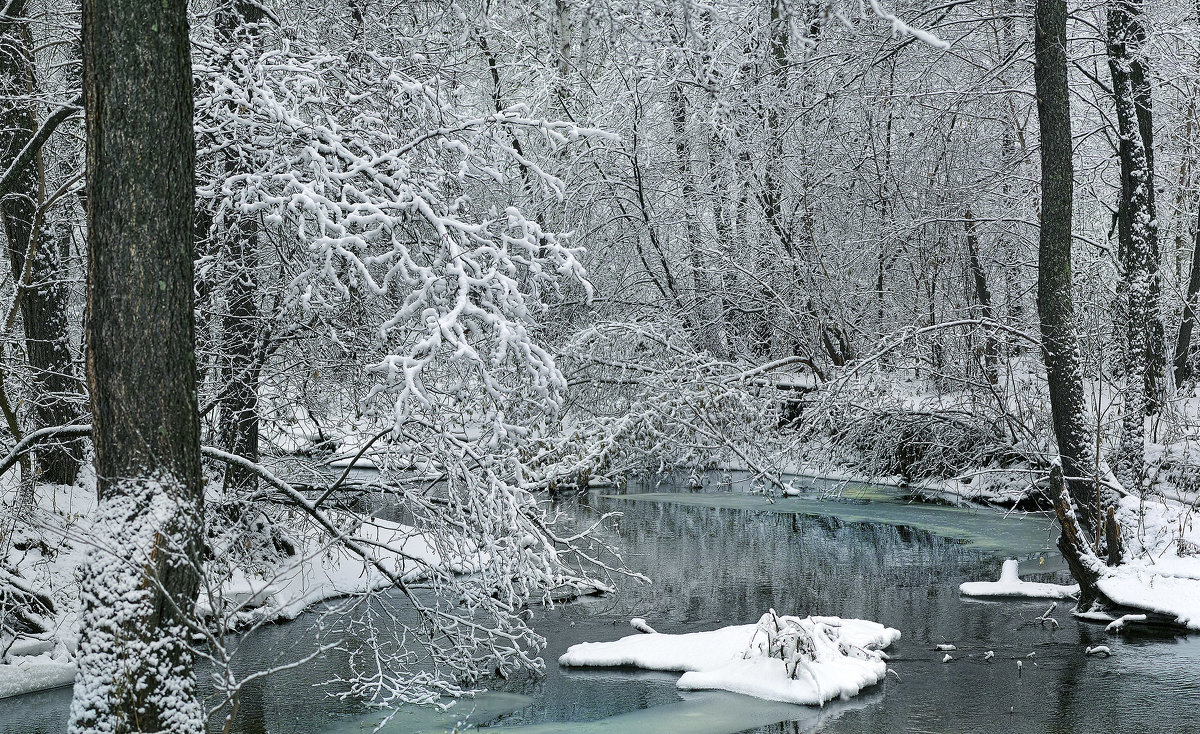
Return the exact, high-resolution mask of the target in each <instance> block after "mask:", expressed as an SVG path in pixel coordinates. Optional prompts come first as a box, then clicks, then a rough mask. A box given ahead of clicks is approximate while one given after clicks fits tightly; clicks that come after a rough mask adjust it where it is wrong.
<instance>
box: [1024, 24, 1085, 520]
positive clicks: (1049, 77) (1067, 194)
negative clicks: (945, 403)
mask: <svg viewBox="0 0 1200 734" xmlns="http://www.w3.org/2000/svg"><path fill="white" fill-rule="evenodd" d="M1034 24H1035V29H1034V53H1035V56H1036V65H1035V67H1034V83H1035V85H1036V88H1037V107H1038V127H1039V129H1040V131H1041V142H1042V144H1041V163H1042V221H1041V232H1040V236H1039V242H1038V296H1037V303H1038V315H1039V317H1040V318H1041V330H1042V355H1043V358H1044V359H1045V362H1046V378H1047V382H1048V383H1049V389H1050V411H1051V414H1052V418H1053V423H1054V436H1055V439H1056V440H1057V442H1058V453H1059V455H1060V456H1061V457H1062V466H1063V471H1064V472H1065V474H1066V477H1067V486H1068V488H1069V490H1070V495H1071V499H1072V500H1073V501H1074V502H1075V504H1076V505H1077V506H1078V507H1080V508H1085V511H1084V516H1085V521H1086V523H1087V525H1088V528H1089V529H1090V530H1092V531H1094V530H1095V528H1096V527H1097V524H1098V523H1097V517H1098V507H1097V504H1096V503H1097V496H1098V493H1097V492H1096V489H1095V483H1094V482H1093V481H1092V480H1091V479H1090V477H1092V476H1093V475H1094V473H1095V471H1096V465H1095V461H1096V457H1095V453H1094V449H1093V447H1092V438H1091V436H1090V432H1089V431H1088V423H1089V421H1088V419H1087V414H1088V410H1087V404H1086V403H1085V402H1084V395H1083V379H1082V372H1081V368H1080V364H1079V340H1078V337H1077V335H1076V333H1075V305H1074V302H1073V300H1072V297H1071V232H1072V204H1073V198H1074V175H1075V169H1074V163H1073V161H1072V159H1071V103H1070V96H1069V95H1070V90H1069V89H1068V87H1067V49H1066V44H1067V7H1066V3H1064V2H1062V0H1037V6H1036V9H1035V11H1034ZM1091 508H1096V510H1097V512H1096V513H1095V514H1093V513H1092V512H1089V511H1088V510H1089V509H1091Z"/></svg>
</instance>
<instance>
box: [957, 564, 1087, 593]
mask: <svg viewBox="0 0 1200 734" xmlns="http://www.w3.org/2000/svg"><path fill="white" fill-rule="evenodd" d="M958 591H959V593H960V594H962V595H963V596H981V597H982V596H1009V597H1021V598H1025V599H1074V598H1076V597H1077V596H1079V586H1078V585H1072V586H1063V585H1060V584H1039V583H1034V582H1032V581H1022V580H1021V577H1020V576H1018V575H1017V562H1016V561H1015V560H1013V559H1011V558H1010V559H1008V560H1007V561H1005V562H1004V567H1003V568H1002V569H1001V570H1000V580H999V581H967V582H965V583H962V584H959V587H958Z"/></svg>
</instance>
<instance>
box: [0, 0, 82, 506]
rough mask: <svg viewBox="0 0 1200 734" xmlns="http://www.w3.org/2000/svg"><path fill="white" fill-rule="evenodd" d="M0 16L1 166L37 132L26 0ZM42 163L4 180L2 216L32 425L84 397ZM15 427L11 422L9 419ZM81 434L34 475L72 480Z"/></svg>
mask: <svg viewBox="0 0 1200 734" xmlns="http://www.w3.org/2000/svg"><path fill="white" fill-rule="evenodd" d="M7 10H8V14H7V15H3V16H0V80H3V81H0V84H2V85H3V86H4V89H3V93H4V98H6V99H7V100H8V101H7V102H4V103H0V161H3V163H2V164H0V168H5V169H7V167H8V166H9V165H10V163H9V162H10V161H11V162H13V163H19V162H18V161H17V155H18V153H19V152H20V151H22V150H24V149H25V147H26V146H27V145H29V143H30V142H31V141H33V139H34V136H35V135H36V134H37V132H38V129H39V127H40V126H39V124H38V121H37V117H36V114H35V109H34V107H33V104H34V103H33V102H32V101H29V102H22V101H21V100H22V98H25V99H28V100H32V99H34V98H35V94H34V93H35V91H36V89H37V86H36V82H35V78H34V68H33V59H32V57H31V55H30V54H31V52H30V46H31V39H30V37H29V28H28V21H27V20H26V18H25V12H26V3H25V0H14V2H13V3H12V4H11V5H9V7H8V9H7ZM43 170H44V169H43V164H42V155H41V150H40V146H37V151H36V152H35V153H34V155H33V156H32V158H31V159H30V160H29V161H28V162H27V163H25V165H23V166H19V167H18V168H17V169H16V170H14V171H13V176H12V178H11V179H9V181H8V183H7V185H4V186H0V223H3V226H4V233H5V238H6V239H7V241H8V261H9V264H10V266H11V270H12V277H13V280H14V281H15V282H17V283H18V284H19V285H18V289H17V296H16V297H17V299H18V300H19V302H20V306H21V308H20V313H21V322H22V325H23V326H24V329H25V352H26V355H27V357H28V360H29V369H30V372H31V373H32V378H33V392H34V394H33V396H32V398H33V405H34V407H33V410H32V417H33V420H34V423H35V425H33V426H31V427H32V428H34V429H37V428H44V427H47V426H57V425H63V424H66V423H70V422H71V421H72V419H74V418H75V417H76V415H77V414H78V413H79V411H80V408H81V404H82V402H83V400H82V396H81V390H80V382H79V377H78V370H77V369H76V366H75V362H74V360H72V359H71V349H70V338H71V333H70V320H69V317H68V310H67V309H68V305H69V301H70V291H69V290H68V289H67V265H66V262H67V257H68V254H69V250H70V235H69V234H67V233H65V232H64V231H62V230H61V229H58V228H52V227H50V226H48V225H47V224H46V222H45V220H44V214H45V212H44V211H43V210H42V208H41V207H42V200H43V198H44V188H45V186H44V181H43ZM9 428H10V429H11V428H12V426H9ZM82 451H83V446H82V444H81V442H80V441H79V440H73V441H67V442H52V443H49V444H46V445H45V446H44V447H42V448H40V449H39V451H38V454H37V470H36V473H37V476H38V478H39V479H40V480H41V481H45V482H50V483H53V484H71V483H72V482H74V481H75V476H76V475H77V474H78V472H79V464H80V461H81V458H82Z"/></svg>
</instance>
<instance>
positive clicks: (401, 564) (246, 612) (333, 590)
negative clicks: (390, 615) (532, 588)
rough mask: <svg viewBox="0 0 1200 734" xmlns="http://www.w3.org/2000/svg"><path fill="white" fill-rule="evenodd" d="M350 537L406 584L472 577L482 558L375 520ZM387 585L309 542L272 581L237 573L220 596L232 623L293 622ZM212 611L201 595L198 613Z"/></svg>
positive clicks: (326, 546) (370, 570)
mask: <svg viewBox="0 0 1200 734" xmlns="http://www.w3.org/2000/svg"><path fill="white" fill-rule="evenodd" d="M352 537H353V538H354V539H356V540H360V541H365V545H364V547H365V548H367V549H368V550H369V551H370V553H371V554H372V555H373V556H374V557H375V558H376V559H377V560H379V562H380V564H381V565H382V566H383V567H384V568H386V569H388V570H389V571H391V572H392V573H395V574H396V575H398V576H400V577H402V578H403V579H404V581H405V582H413V581H417V580H419V579H421V578H423V577H425V576H428V575H429V574H431V573H434V572H436V571H437V570H444V571H449V572H451V573H470V572H472V571H473V570H475V569H477V568H479V564H480V563H481V562H482V560H483V559H484V556H483V555H482V554H480V553H478V552H477V551H475V550H474V549H471V548H459V549H453V550H451V551H448V552H445V553H443V551H440V550H439V549H438V548H435V547H434V545H433V543H432V542H431V541H430V539H429V537H428V535H427V534H425V533H422V532H421V531H419V530H417V529H416V528H413V527H410V526H408V525H403V524H400V523H394V522H389V521H387V520H380V519H378V518H368V519H366V520H364V521H363V522H362V523H361V524H360V525H359V527H358V529H357V530H355V532H354V533H353V534H352ZM443 556H445V557H443ZM390 585H391V581H390V579H388V578H386V577H385V576H384V575H383V574H382V573H380V571H379V570H378V569H376V568H374V567H371V566H368V565H366V563H365V562H364V561H363V559H362V558H361V557H359V556H358V555H356V554H355V553H353V552H352V551H350V550H348V549H347V548H345V547H344V546H343V545H342V544H340V543H333V544H330V543H326V542H322V541H319V540H317V539H308V540H307V541H305V542H303V543H302V544H301V548H300V549H299V552H298V553H297V554H296V556H295V557H294V558H293V559H292V560H290V561H289V562H288V563H286V564H285V565H284V566H283V567H281V568H280V569H279V570H278V572H277V573H275V574H274V575H272V576H271V577H270V578H263V577H261V576H247V575H246V574H244V573H242V572H241V571H235V572H234V574H233V575H232V577H231V578H230V580H229V581H228V582H226V584H225V585H224V586H222V588H221V597H222V603H224V604H225V605H226V606H227V608H228V610H229V611H230V612H232V616H233V618H234V620H235V621H236V623H237V624H244V623H248V622H252V621H262V620H264V619H266V620H276V619H295V618H296V617H297V616H298V615H299V614H300V613H301V612H303V611H304V610H305V609H307V608H308V607H310V606H312V605H313V604H316V603H319V602H322V601H326V600H328V599H334V598H337V597H342V596H349V595H352V594H363V593H366V592H369V591H374V590H376V589H382V588H386V587H388V586H390ZM212 611H213V610H212V604H211V600H209V599H208V598H206V595H203V594H202V595H201V598H200V600H199V601H198V602H197V612H198V613H199V614H200V615H201V616H209V615H211V614H212Z"/></svg>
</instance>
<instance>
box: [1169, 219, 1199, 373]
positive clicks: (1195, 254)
mask: <svg viewBox="0 0 1200 734" xmlns="http://www.w3.org/2000/svg"><path fill="white" fill-rule="evenodd" d="M1198 294H1200V207H1198V208H1197V222H1196V233H1195V246H1194V247H1193V248H1192V267H1191V273H1190V274H1189V276H1188V288H1187V297H1186V298H1184V299H1183V319H1182V320H1181V321H1180V322H1179V337H1178V338H1177V339H1176V341H1175V384H1176V385H1182V384H1183V383H1184V382H1186V381H1188V380H1189V379H1191V377H1192V362H1191V351H1192V330H1193V329H1194V328H1195V326H1196V308H1197V305H1196V297H1197V295H1198Z"/></svg>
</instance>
